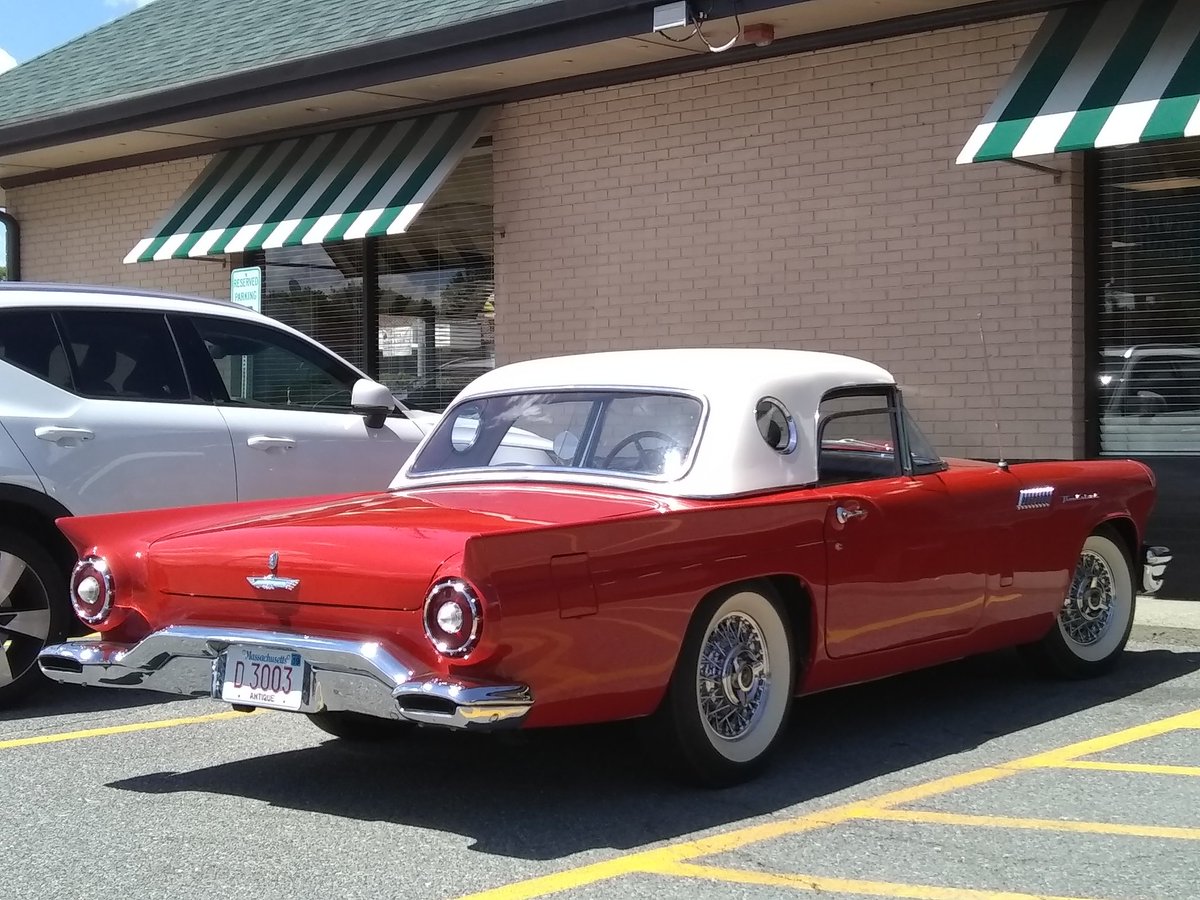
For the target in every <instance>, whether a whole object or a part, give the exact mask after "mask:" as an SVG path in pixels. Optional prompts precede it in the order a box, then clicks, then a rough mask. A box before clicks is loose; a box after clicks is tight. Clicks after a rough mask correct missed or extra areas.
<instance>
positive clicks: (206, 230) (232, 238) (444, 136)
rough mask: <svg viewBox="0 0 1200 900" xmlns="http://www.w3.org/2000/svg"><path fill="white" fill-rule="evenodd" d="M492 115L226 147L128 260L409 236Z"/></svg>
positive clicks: (463, 114) (446, 116) (434, 118)
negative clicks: (421, 214)
mask: <svg viewBox="0 0 1200 900" xmlns="http://www.w3.org/2000/svg"><path fill="white" fill-rule="evenodd" d="M490 112H491V111H490V110H488V109H472V110H465V111H460V112H449V113H442V114H439V115H431V116H424V117H422V118H417V119H408V120H405V121H402V122H385V123H383V124H380V125H365V126H362V127H360V128H353V129H348V130H345V131H334V132H330V133H327V134H320V135H315V136H310V137H301V138H292V139H289V140H281V141H275V142H273V143H269V144H259V145H256V146H250V147H241V148H239V149H236V150H227V151H224V152H222V153H220V154H218V155H217V156H215V157H214V158H213V160H212V162H210V163H209V164H208V166H207V167H206V168H205V169H204V171H203V172H201V173H200V175H199V177H198V178H197V179H196V180H195V181H194V182H193V183H192V185H191V187H189V188H188V189H187V191H186V192H185V193H184V195H183V196H182V197H181V198H180V199H179V202H178V203H176V204H175V207H174V208H173V209H172V210H171V211H170V212H169V213H167V215H166V216H164V217H163V219H162V221H161V222H159V224H158V226H157V227H156V228H155V229H154V230H153V231H152V232H151V233H150V234H149V235H148V236H147V237H145V238H143V239H142V240H141V241H139V242H138V245H137V246H136V247H134V248H133V250H131V251H130V252H129V255H128V256H126V257H125V262H127V263H131V262H149V261H151V260H166V259H186V258H188V257H199V256H217V255H220V254H223V253H239V252H242V251H245V250H260V249H264V248H271V247H292V246H297V245H300V244H321V243H324V242H326V241H349V240H355V239H358V238H364V237H375V236H380V235H385V234H402V233H403V232H404V231H405V230H406V229H407V228H408V227H409V226H410V225H411V224H412V223H413V220H414V219H416V217H417V214H418V213H420V211H421V208H422V207H423V206H424V205H425V204H426V203H427V202H428V201H429V199H430V198H431V197H432V196H433V194H434V192H435V191H437V189H438V188H439V187H440V186H441V185H442V183H443V182H444V181H445V180H446V178H447V177H448V176H449V175H450V173H451V172H453V171H454V167H455V166H457V165H458V163H459V160H461V159H462V157H463V155H464V154H466V153H467V151H468V150H470V149H471V147H472V146H473V145H474V144H475V142H476V141H477V140H478V139H479V137H480V135H481V134H482V132H483V130H484V128H485V127H486V126H487V123H488V121H489V119H490Z"/></svg>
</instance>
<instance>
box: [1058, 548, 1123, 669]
mask: <svg viewBox="0 0 1200 900" xmlns="http://www.w3.org/2000/svg"><path fill="white" fill-rule="evenodd" d="M1115 599H1116V589H1115V587H1114V586H1113V573H1112V569H1111V568H1109V565H1108V563H1107V562H1106V561H1105V559H1104V557H1103V556H1101V555H1100V554H1099V553H1096V552H1095V551H1092V550H1084V551H1083V555H1082V556H1080V558H1079V565H1078V566H1076V567H1075V577H1074V578H1072V579H1071V588H1070V590H1069V591H1068V592H1067V599H1066V600H1065V601H1064V602H1063V608H1062V612H1061V613H1060V614H1059V620H1060V621H1061V622H1062V627H1063V631H1065V632H1066V635H1067V637H1069V638H1070V639H1071V640H1072V641H1074V642H1075V643H1077V644H1080V645H1081V646H1085V647H1086V646H1088V645H1089V644H1094V643H1096V641H1098V640H1100V638H1102V637H1103V636H1104V633H1105V632H1106V631H1108V627H1109V624H1110V623H1111V622H1112V615H1113V604H1114V601H1115Z"/></svg>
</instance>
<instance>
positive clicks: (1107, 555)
mask: <svg viewBox="0 0 1200 900" xmlns="http://www.w3.org/2000/svg"><path fill="white" fill-rule="evenodd" d="M1083 549H1084V550H1085V551H1088V550H1090V551H1092V552H1093V553H1095V554H1097V555H1098V556H1100V557H1102V558H1103V559H1104V562H1105V563H1107V565H1108V568H1109V570H1110V571H1111V572H1112V576H1113V594H1114V596H1113V611H1112V618H1111V619H1110V620H1109V623H1108V630H1107V631H1105V632H1104V635H1103V636H1102V637H1101V638H1100V640H1098V641H1096V642H1095V643H1094V644H1080V643H1077V642H1076V641H1074V640H1072V639H1071V638H1070V637H1069V636H1068V634H1067V631H1066V629H1065V628H1064V627H1063V624H1062V617H1061V616H1060V617H1059V619H1058V633H1059V636H1060V637H1061V638H1062V642H1063V646H1064V647H1066V649H1067V652H1069V653H1070V654H1071V655H1072V656H1074V657H1076V658H1077V659H1079V660H1081V661H1082V662H1086V663H1100V662H1104V661H1105V660H1107V659H1108V658H1109V657H1111V656H1112V655H1113V654H1114V653H1117V652H1118V651H1119V650H1120V649H1121V646H1122V645H1123V644H1124V642H1125V635H1126V634H1127V633H1128V631H1129V623H1130V619H1132V618H1133V604H1134V593H1133V573H1132V572H1131V571H1130V569H1129V560H1128V559H1126V557H1125V554H1124V553H1123V552H1122V551H1121V548H1120V547H1119V546H1117V544H1116V543H1114V542H1113V540H1112V539H1111V538H1107V537H1105V536H1104V535H1102V534H1093V535H1091V536H1090V537H1089V538H1088V539H1087V540H1086V541H1084V544H1083ZM1072 577H1074V576H1073V573H1072Z"/></svg>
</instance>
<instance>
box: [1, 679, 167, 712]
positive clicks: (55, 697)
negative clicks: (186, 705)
mask: <svg viewBox="0 0 1200 900" xmlns="http://www.w3.org/2000/svg"><path fill="white" fill-rule="evenodd" d="M180 702H186V701H185V699H184V698H181V697H175V696H172V695H170V694H160V693H156V692H154V691H137V690H126V691H112V690H104V689H100V688H81V687H79V685H75V684H56V683H54V682H50V681H48V682H46V684H44V685H41V686H40V687H39V688H38V689H37V691H35V692H34V693H33V694H32V695H31V696H29V697H28V698H26V699H23V700H21V701H20V702H19V703H16V704H15V705H14V706H12V707H11V708H8V709H0V722H15V721H18V720H23V721H32V720H34V719H40V718H45V717H47V716H67V715H78V714H86V713H94V712H110V711H112V710H120V709H137V708H138V707H141V706H155V705H162V704H166V703H180Z"/></svg>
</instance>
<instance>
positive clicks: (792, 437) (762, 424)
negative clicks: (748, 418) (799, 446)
mask: <svg viewBox="0 0 1200 900" xmlns="http://www.w3.org/2000/svg"><path fill="white" fill-rule="evenodd" d="M754 418H755V420H756V421H757V422H758V433H759V434H761V435H762V438H763V440H764V441H766V442H767V446H768V447H770V448H771V449H772V450H774V451H775V452H776V453H791V452H792V451H793V450H795V449H796V443H797V434H796V420H795V419H793V418H792V414H791V413H790V412H788V409H787V407H786V406H784V405H783V404H782V403H781V402H780V401H778V400H776V399H775V398H774V397H763V398H762V399H761V400H759V401H758V404H757V405H756V406H755V407H754Z"/></svg>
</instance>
